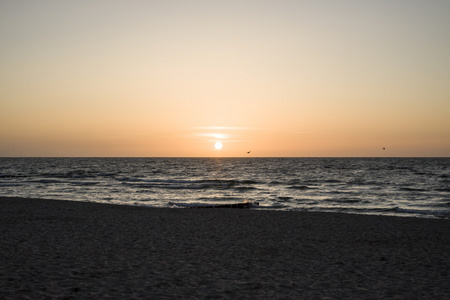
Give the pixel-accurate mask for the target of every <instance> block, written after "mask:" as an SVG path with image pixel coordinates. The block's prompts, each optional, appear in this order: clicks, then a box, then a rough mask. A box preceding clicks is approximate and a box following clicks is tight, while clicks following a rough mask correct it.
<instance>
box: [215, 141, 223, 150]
mask: <svg viewBox="0 0 450 300" xmlns="http://www.w3.org/2000/svg"><path fill="white" fill-rule="evenodd" d="M214 147H216V149H217V150H220V149H222V143H221V142H217V143H216V144H215V145H214Z"/></svg>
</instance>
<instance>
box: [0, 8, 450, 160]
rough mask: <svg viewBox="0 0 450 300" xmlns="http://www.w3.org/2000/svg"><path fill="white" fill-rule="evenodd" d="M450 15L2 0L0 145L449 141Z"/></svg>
mask: <svg viewBox="0 0 450 300" xmlns="http://www.w3.org/2000/svg"><path fill="white" fill-rule="evenodd" d="M449 15H450V1H448V0H442V1H439V0H421V1H418V0H389V1H387V0H379V1H367V0H354V1H352V0H348V1H347V0H342V1H331V0H328V1H324V0H315V1H301V0H297V1H288V0H276V1H275V0H274V1H266V0H259V1H256V0H254V1H250V0H239V1H234V0H227V1H214V0H195V1H194V0H183V1H176V0H167V1H150V0H147V1H138V0H127V1H115V0H109V1H106V0H105V1H99V0H89V1H84V0H80V1H49V0H40V1H34V0H33V1H25V0H13V1H11V0H2V1H1V2H0V41H1V42H0V157H1V156H3V157H15V156H34V157H39V156H47V157H59V156H68V157H74V156H90V157H110V156H114V157H122V156H127V157H215V156H219V157H239V156H252V157H253V156H261V157H285V156H288V157H383V156H391V157H402V156H405V157H411V156H416V157H417V156H418V157H421V156H431V157H433V156H444V157H448V156H450V18H449ZM217 142H220V143H221V144H222V148H221V149H217V148H216V147H215V144H216V143H217ZM383 148H385V150H383ZM248 151H251V153H250V154H248V153H247V152H248Z"/></svg>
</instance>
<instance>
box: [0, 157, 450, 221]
mask: <svg viewBox="0 0 450 300" xmlns="http://www.w3.org/2000/svg"><path fill="white" fill-rule="evenodd" d="M0 196H10V197H13V196H15V197H30V198H31V197H33V198H47V199H61V200H76V201H87V202H101V203H114V204H123V205H140V206H150V207H174V208H177V207H186V206H188V207H189V206H193V207H195V206H201V205H212V204H229V203H238V202H243V201H246V200H248V201H257V202H259V203H260V206H259V208H257V209H265V210H294V211H326V212H343V213H357V214H378V215H395V216H413V217H432V218H446V219H449V218H450V158H251V157H249V158H0ZM174 203H175V204H174Z"/></svg>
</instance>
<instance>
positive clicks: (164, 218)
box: [0, 198, 450, 299]
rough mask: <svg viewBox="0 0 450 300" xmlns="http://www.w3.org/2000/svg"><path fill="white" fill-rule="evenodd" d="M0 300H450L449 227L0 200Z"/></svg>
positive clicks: (332, 216)
mask: <svg viewBox="0 0 450 300" xmlns="http://www.w3.org/2000/svg"><path fill="white" fill-rule="evenodd" d="M0 211H1V219H0V221H1V227H0V228H1V229H0V232H1V235H0V251H1V262H0V298H1V299H27V298H29V299H42V298H44V299H45V298H57V299H104V298H116V299H133V298H134V299H183V298H185V299H196V298H198V299H206V298H207V299H223V298H228V299H247V298H248V299H274V298H275V299H450V220H435V219H418V218H400V217H382V216H365V215H350V214H336V213H307V212H283V211H261V210H252V209H163V208H144V207H131V206H117V205H105V204H95V203H84V202H72V201H55V200H37V199H22V198H0Z"/></svg>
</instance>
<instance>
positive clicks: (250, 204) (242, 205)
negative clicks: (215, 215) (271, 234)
mask: <svg viewBox="0 0 450 300" xmlns="http://www.w3.org/2000/svg"><path fill="white" fill-rule="evenodd" d="M169 205H175V206H180V207H188V208H252V207H257V206H259V202H250V201H245V202H240V203H227V204H206V203H205V204H199V203H196V204H192V203H174V202H169Z"/></svg>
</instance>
